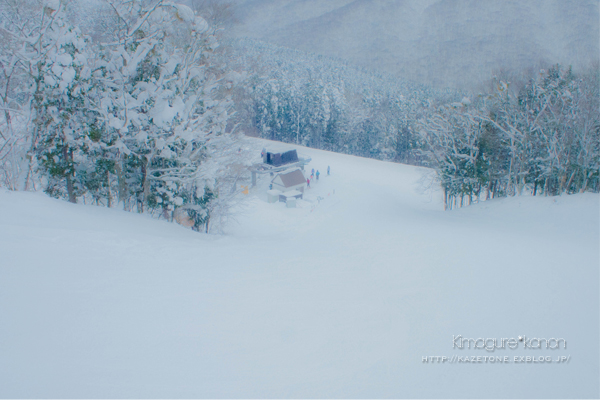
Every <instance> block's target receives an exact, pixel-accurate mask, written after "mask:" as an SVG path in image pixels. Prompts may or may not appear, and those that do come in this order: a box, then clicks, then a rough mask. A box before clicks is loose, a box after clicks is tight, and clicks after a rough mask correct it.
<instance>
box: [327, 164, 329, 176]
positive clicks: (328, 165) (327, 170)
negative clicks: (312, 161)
mask: <svg viewBox="0 0 600 400" xmlns="http://www.w3.org/2000/svg"><path fill="white" fill-rule="evenodd" d="M327 175H329V165H328V166H327Z"/></svg>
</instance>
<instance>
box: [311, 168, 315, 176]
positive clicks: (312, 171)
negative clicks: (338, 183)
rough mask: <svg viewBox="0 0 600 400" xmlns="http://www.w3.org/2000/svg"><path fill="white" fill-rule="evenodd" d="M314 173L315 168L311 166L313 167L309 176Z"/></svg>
mask: <svg viewBox="0 0 600 400" xmlns="http://www.w3.org/2000/svg"><path fill="white" fill-rule="evenodd" d="M314 174H315V169H314V168H313V169H312V170H311V171H310V176H313V175H314Z"/></svg>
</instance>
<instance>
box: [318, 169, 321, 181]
mask: <svg viewBox="0 0 600 400" xmlns="http://www.w3.org/2000/svg"><path fill="white" fill-rule="evenodd" d="M319 175H321V174H320V173H319V170H317V180H319Z"/></svg>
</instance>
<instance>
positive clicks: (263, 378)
mask: <svg viewBox="0 0 600 400" xmlns="http://www.w3.org/2000/svg"><path fill="white" fill-rule="evenodd" d="M248 143H249V146H254V147H255V148H256V149H257V153H259V152H260V148H261V147H262V146H263V145H264V143H265V141H260V140H250V141H249V142H248ZM268 147H269V148H270V149H274V150H278V149H283V150H284V149H289V148H297V149H298V151H299V153H300V154H301V155H302V154H304V155H308V156H310V157H312V160H313V161H312V163H311V164H310V165H309V166H308V169H310V168H315V169H319V170H320V172H321V173H322V175H321V179H320V182H318V183H316V184H315V185H314V187H313V188H312V189H310V190H309V191H308V195H307V196H306V197H307V200H306V201H302V202H300V204H299V205H300V206H301V207H299V208H297V209H287V208H285V206H284V204H283V203H276V204H268V203H267V202H266V195H265V191H266V188H267V186H268V179H267V177H263V178H262V180H260V181H259V185H258V186H257V187H256V188H253V189H251V191H250V194H249V195H248V196H249V198H248V203H249V204H248V205H247V206H246V208H245V211H244V212H242V213H240V214H239V215H238V216H237V217H236V221H232V223H230V225H229V226H228V228H227V230H226V234H225V235H205V234H198V233H194V232H192V231H190V230H187V229H186V228H183V227H181V226H178V225H176V224H171V223H168V222H166V221H157V220H153V219H150V218H149V217H147V216H143V215H139V214H133V213H125V212H123V211H120V210H117V209H106V208H101V207H95V206H84V205H72V204H69V203H66V202H63V201H58V200H53V199H50V198H48V197H46V196H45V195H43V194H39V193H20V192H8V191H5V190H0V397H50V398H53V397H83V398H86V397H95V398H97V397H125V398H127V397H144V398H154V397H177V398H179V397H229V398H231V397H246V398H254V397H284V398H288V397H545V398H555V397H561V398H565V397H579V398H583V397H597V396H598V395H599V376H600V370H599V337H600V332H599V318H600V317H599V315H600V309H599V293H600V292H599V269H600V266H599V265H600V258H599V257H600V252H599V250H600V249H599V240H600V239H599V222H600V218H599V199H600V198H599V196H598V195H594V194H583V195H574V196H562V197H546V198H545V197H537V198H532V197H528V196H523V197H516V198H507V199H499V200H493V201H489V202H484V203H481V204H476V205H473V206H470V207H465V208H463V209H458V210H454V211H451V212H444V211H442V205H441V200H440V194H439V192H433V193H432V192H431V191H430V190H429V191H427V190H425V189H426V187H425V186H426V180H423V179H421V177H422V175H423V174H424V173H426V172H427V170H425V169H422V168H416V167H411V166H405V165H399V164H392V163H384V162H379V161H374V160H369V159H363V158H358V157H351V156H344V155H340V154H334V153H329V152H325V151H319V150H313V149H307V148H302V147H294V146H286V145H283V144H276V143H271V142H269V143H268ZM328 165H330V166H331V171H332V175H331V176H325V175H326V174H325V170H326V168H327V166H328ZM317 196H320V197H322V198H323V199H322V200H321V201H320V202H319V201H317ZM453 335H462V337H466V338H480V337H481V338H513V337H514V338H516V337H518V336H519V335H525V336H527V337H538V338H564V339H565V340H566V341H567V348H566V349H562V347H561V349H560V350H546V349H544V350H532V349H526V350H525V349H523V348H522V346H519V348H518V349H516V350H510V349H504V350H496V351H495V352H493V353H491V352H488V351H486V350H483V349H478V350H475V349H471V350H467V349H464V350H459V349H453ZM455 355H457V356H461V357H464V356H501V357H504V356H509V357H510V360H511V362H510V363H508V364H505V363H493V364H492V363H449V362H445V363H424V362H423V361H422V357H425V356H447V357H452V356H455ZM548 355H550V356H552V359H556V358H558V357H560V356H570V358H569V362H568V363H557V362H555V361H553V362H552V363H549V364H548V363H535V364H534V363H514V362H512V360H513V357H514V356H536V357H539V356H548Z"/></svg>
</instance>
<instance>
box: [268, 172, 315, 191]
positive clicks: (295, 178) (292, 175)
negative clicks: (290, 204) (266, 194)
mask: <svg viewBox="0 0 600 400" xmlns="http://www.w3.org/2000/svg"><path fill="white" fill-rule="evenodd" d="M271 183H272V184H273V189H275V190H279V191H280V192H282V193H285V192H291V191H292V190H297V191H298V192H300V193H301V194H302V193H304V186H305V185H306V178H305V177H304V174H303V173H302V171H301V170H300V169H296V170H294V171H292V172H287V173H281V174H277V176H275V178H273V180H272V181H271Z"/></svg>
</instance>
